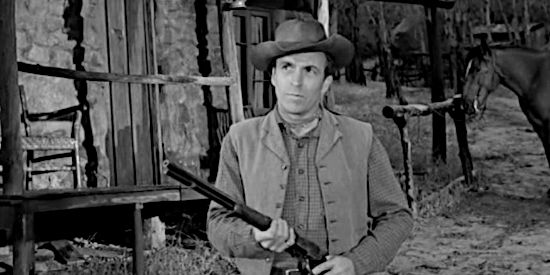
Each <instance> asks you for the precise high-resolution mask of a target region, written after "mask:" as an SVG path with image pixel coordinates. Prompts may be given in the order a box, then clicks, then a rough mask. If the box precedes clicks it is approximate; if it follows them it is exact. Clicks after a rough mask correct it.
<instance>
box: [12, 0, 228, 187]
mask: <svg viewBox="0 0 550 275" xmlns="http://www.w3.org/2000/svg"><path fill="white" fill-rule="evenodd" d="M197 1H198V2H199V4H200V3H203V4H206V6H207V10H208V14H207V21H208V34H207V41H208V47H209V52H208V59H209V60H210V62H211V67H212V73H211V75H217V76H219V75H223V68H222V66H221V58H220V57H221V52H220V47H219V37H218V35H219V32H218V18H217V8H216V6H215V2H216V1H215V0H197ZM66 2H67V1H65V0H48V1H45V0H18V1H16V31H17V33H16V35H17V58H18V60H19V61H23V62H28V63H31V64H40V65H44V66H55V67H60V68H70V69H74V65H73V64H72V48H73V47H74V45H75V42H74V41H69V40H68V39H67V35H66V33H64V30H63V23H64V21H63V17H62V15H63V10H64V8H65V7H64V5H66V4H67V3H66ZM155 6H156V13H155V31H156V49H157V63H158V67H159V69H160V72H159V73H163V74H182V75H200V74H199V70H198V63H197V54H198V51H197V36H196V33H195V27H196V23H195V22H196V20H195V19H196V18H195V1H193V0H157V1H156V4H155ZM81 15H82V16H83V17H84V41H83V44H82V46H83V47H84V48H85V50H86V53H85V61H84V63H83V65H84V67H85V68H86V70H88V71H95V72H107V71H108V57H107V42H106V26H105V0H85V1H83V8H82V12H81ZM19 83H20V84H22V85H24V86H25V90H26V91H27V101H28V104H29V109H31V110H32V111H33V112H47V111H52V110H55V109H60V108H64V107H69V106H72V105H76V104H77V103H78V101H77V100H76V90H75V88H74V86H73V81H72V80H68V79H62V78H54V77H43V76H37V75H32V74H26V73H20V74H19ZM108 91H109V83H107V82H88V101H89V103H90V115H91V120H92V128H93V129H92V130H93V133H94V137H93V139H94V147H95V149H96V151H97V154H98V158H99V168H98V177H97V178H98V186H108V185H109V181H110V171H109V160H108V158H107V149H106V144H107V138H108V132H107V131H108V127H109V123H110V121H111V118H110V112H109V107H108V106H109V105H110V102H109V94H108ZM212 93H213V95H214V97H213V99H214V104H215V105H216V106H218V107H223V108H226V107H227V105H226V100H225V92H224V89H220V88H218V89H213V90H212ZM160 99H161V102H160V104H161V106H160V115H161V126H162V131H163V142H164V151H165V153H166V154H167V155H168V156H169V157H172V158H173V159H176V160H178V162H179V163H180V164H181V165H184V166H187V167H188V168H191V169H192V170H194V171H196V172H200V173H201V174H203V176H205V175H206V174H207V173H208V171H207V170H204V169H203V170H200V169H199V159H200V158H201V157H203V156H205V154H206V151H207V150H208V139H207V138H206V137H207V135H208V129H207V124H206V111H205V108H204V106H203V92H202V90H201V87H200V86H198V85H164V86H162V87H161V96H160ZM69 132H70V125H69V124H66V123H43V124H42V125H35V127H34V128H33V133H35V134H56V135H68V134H69ZM80 136H81V139H83V138H84V137H83V133H82V132H81V133H80ZM80 151H81V154H80V157H81V170H82V171H84V167H85V164H86V159H87V157H86V151H85V150H84V148H82V147H81V150H80ZM82 174H84V173H82ZM34 180H35V182H37V184H36V186H34V188H63V187H70V186H72V176H71V175H70V174H69V173H50V174H45V175H43V176H40V177H35V178H34ZM83 180H84V181H85V180H86V179H85V178H84V179H83Z"/></svg>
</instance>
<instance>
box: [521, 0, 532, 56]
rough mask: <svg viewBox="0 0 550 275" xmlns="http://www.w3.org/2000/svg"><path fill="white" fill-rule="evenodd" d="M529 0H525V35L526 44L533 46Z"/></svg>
mask: <svg viewBox="0 0 550 275" xmlns="http://www.w3.org/2000/svg"><path fill="white" fill-rule="evenodd" d="M529 2H530V1H529V0H523V35H524V37H525V46H527V47H530V46H531V44H532V43H531V29H530V28H529V25H530V22H529V21H530V13H529Z"/></svg>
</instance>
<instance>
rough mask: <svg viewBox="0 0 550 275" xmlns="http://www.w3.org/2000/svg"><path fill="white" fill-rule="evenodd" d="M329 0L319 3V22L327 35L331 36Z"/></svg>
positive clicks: (322, 0)
mask: <svg viewBox="0 0 550 275" xmlns="http://www.w3.org/2000/svg"><path fill="white" fill-rule="evenodd" d="M328 4H329V3H328V0H321V1H319V7H318V9H317V21H319V22H320V23H321V24H322V25H323V28H324V29H325V34H326V35H327V36H329V35H330V31H329V22H330V11H329V7H328Z"/></svg>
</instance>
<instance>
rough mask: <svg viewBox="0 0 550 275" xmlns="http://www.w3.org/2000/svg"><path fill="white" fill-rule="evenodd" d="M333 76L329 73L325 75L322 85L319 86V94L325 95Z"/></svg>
mask: <svg viewBox="0 0 550 275" xmlns="http://www.w3.org/2000/svg"><path fill="white" fill-rule="evenodd" d="M332 81H333V78H332V75H329V76H327V77H325V80H324V81H323V87H321V95H322V96H325V94H326V93H327V92H328V90H329V89H330V85H331V84H332Z"/></svg>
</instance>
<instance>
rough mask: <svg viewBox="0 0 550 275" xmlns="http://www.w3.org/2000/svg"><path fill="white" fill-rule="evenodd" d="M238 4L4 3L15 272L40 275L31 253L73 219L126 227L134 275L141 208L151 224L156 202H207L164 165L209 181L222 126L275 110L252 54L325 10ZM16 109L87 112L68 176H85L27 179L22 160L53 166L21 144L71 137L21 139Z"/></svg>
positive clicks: (307, 5)
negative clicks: (278, 30)
mask: <svg viewBox="0 0 550 275" xmlns="http://www.w3.org/2000/svg"><path fill="white" fill-rule="evenodd" d="M232 2H233V1H221V0H217V1H215V0H195V1H190V0H180V1H175V0H158V1H154V0H135V1H110V0H109V1H107V0H84V1H83V0H69V1H63V0H53V1H48V2H44V1H41V0H24V1H15V0H3V1H2V7H3V8H2V11H1V12H0V20H1V22H0V26H1V28H0V34H1V35H2V36H3V40H2V42H0V56H1V58H0V61H1V63H2V65H0V76H1V77H2V81H0V82H2V84H0V98H1V102H2V104H1V105H0V118H1V125H2V128H1V137H2V141H1V148H0V150H1V151H0V160H1V162H0V167H1V169H2V170H1V171H2V176H3V177H2V180H1V182H0V183H1V185H0V187H1V190H2V193H3V195H0V216H1V219H0V245H3V244H6V243H7V242H13V244H14V255H15V257H14V272H15V273H17V274H28V273H30V272H32V270H33V265H32V263H33V257H34V256H33V251H34V242H35V241H37V240H43V239H47V238H52V237H56V238H59V237H63V234H65V231H67V234H68V232H69V231H71V230H69V229H68V228H69V227H70V226H75V225H77V224H78V221H76V219H78V218H79V217H80V218H82V217H85V218H86V220H94V219H95V220H96V221H95V222H90V223H86V225H91V224H94V225H97V224H101V222H100V221H106V220H113V219H117V218H118V219H123V218H122V217H120V216H114V215H112V214H113V213H116V215H120V213H127V214H126V216H128V217H129V218H130V221H132V220H133V223H134V229H135V230H134V231H135V242H134V246H135V247H134V248H135V251H137V252H138V253H135V254H134V256H135V257H138V258H137V259H135V261H134V263H135V265H136V273H140V270H141V271H142V270H143V268H142V267H143V258H142V257H143V255H142V254H140V253H139V252H140V251H142V250H143V245H144V243H143V236H142V235H141V228H142V218H143V216H142V209H143V208H144V207H145V209H146V210H147V209H148V208H149V209H152V210H151V211H148V212H146V213H148V214H147V215H153V216H154V215H155V213H154V212H155V211H162V207H166V204H162V205H164V206H161V207H158V204H157V203H161V202H174V203H177V202H181V201H186V200H196V199H199V198H200V196H199V195H197V194H196V193H195V192H193V191H191V190H188V189H185V188H182V187H181V186H180V185H178V184H177V183H175V182H173V181H170V180H169V179H168V178H166V177H164V176H163V174H162V171H161V170H162V160H163V159H165V158H169V159H171V160H172V161H174V162H176V163H177V164H179V165H181V166H184V167H185V168H187V169H189V170H191V171H193V172H195V173H196V174H198V175H200V176H201V177H204V178H207V177H208V178H209V179H213V175H215V169H214V171H212V168H215V167H216V166H217V151H218V150H219V144H220V140H221V138H223V135H224V134H225V132H226V131H227V127H229V125H230V124H231V123H233V122H235V121H239V120H242V119H244V116H245V115H246V116H254V115H258V114H261V113H263V112H265V111H266V110H268V109H269V108H271V107H272V106H273V104H274V97H273V91H272V90H271V88H270V87H269V81H268V79H267V75H265V74H264V73H263V72H259V71H255V70H254V69H253V68H252V67H251V65H250V62H249V60H248V56H249V50H250V46H251V45H253V44H255V43H258V42H261V41H264V40H266V39H271V38H272V31H273V30H274V28H275V27H276V25H277V24H278V23H279V22H281V21H283V20H285V19H288V18H294V17H315V16H316V13H317V11H316V10H317V7H318V5H319V1H314V0H311V1H306V0H304V1H286V0H280V1H267V0H250V1H246V6H247V9H232V5H233V3H232ZM243 2H244V1H243ZM234 8H237V7H234ZM241 86H242V90H241ZM21 91H25V93H24V94H23V95H24V96H23V97H21V93H20V92H21ZM21 98H23V99H24V101H25V103H26V104H25V109H24V111H29V113H33V114H35V115H34V116H31V117H35V118H37V117H40V118H41V117H43V116H44V114H46V113H48V114H50V113H54V114H55V113H59V111H60V110H65V109H71V110H73V109H78V110H79V113H80V115H81V117H79V123H78V124H79V125H80V126H81V127H79V129H77V130H76V133H74V138H76V139H77V140H79V142H78V143H77V144H78V146H77V147H76V149H77V150H76V156H77V157H76V159H77V160H78V161H77V162H76V164H74V163H73V164H72V165H73V168H74V166H76V167H78V168H79V169H73V170H70V169H69V170H63V169H62V170H61V171H57V172H53V173H44V172H49V171H40V173H37V174H36V175H34V174H33V173H31V172H29V171H27V168H28V167H30V166H29V163H27V162H26V161H25V158H29V157H31V156H33V157H37V158H45V157H44V156H42V155H40V154H39V155H34V153H33V154H32V155H31V154H30V153H25V152H29V151H27V150H26V147H25V146H26V145H25V144H24V143H25V142H26V141H25V140H26V138H30V136H48V137H52V136H54V137H56V138H59V137H64V136H66V137H68V136H71V134H70V132H71V130H72V129H71V127H70V124H68V123H66V122H40V123H38V124H39V125H37V126H33V127H32V129H31V131H30V133H27V132H25V131H23V128H24V127H23V126H22V125H23V124H22V122H21V119H20V117H21V116H20V114H21V110H22V103H23V101H21ZM47 117H50V116H49V115H48V116H47ZM68 126H69V127H68ZM74 129H76V128H74ZM22 144H23V145H22ZM37 146H39V145H37ZM24 147H25V150H23V149H24ZM48 148H49V149H51V148H50V147H48ZM48 148H47V149H48ZM42 149H43V148H42ZM49 149H48V150H49ZM46 151H47V150H46ZM70 159H71V158H70V157H69V158H62V159H60V160H59V163H55V164H56V165H61V166H63V165H65V164H67V165H69V164H68V163H70ZM73 160H74V158H73ZM76 170H81V171H82V173H81V176H80V175H79V177H74V176H72V174H74V171H76ZM29 178H31V179H32V181H28V179H29ZM117 207H118V208H119V210H120V211H112V210H108V209H111V208H117ZM168 207H175V206H174V205H171V206H168ZM88 209H97V210H99V209H103V212H101V215H96V214H93V213H92V212H93V211H92V212H89V211H88ZM106 209H107V210H106ZM83 211H84V212H85V211H88V212H86V214H85V215H83V214H82V213H83ZM69 212H71V213H72V216H64V215H65V213H69ZM79 213H80V214H79ZM102 215H109V216H110V215H112V216H113V217H111V219H108V217H105V216H102ZM132 216H133V219H132ZM52 217H64V218H59V219H58V220H56V221H58V222H61V223H63V224H61V225H60V224H55V223H52V222H51V220H50V218H52ZM67 217H69V218H67ZM98 219H99V220H100V221H98ZM107 226H109V225H108V224H107ZM65 229H67V230H65ZM80 229H82V228H80ZM52 233H55V234H52ZM139 267H141V268H139Z"/></svg>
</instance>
